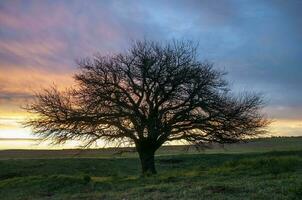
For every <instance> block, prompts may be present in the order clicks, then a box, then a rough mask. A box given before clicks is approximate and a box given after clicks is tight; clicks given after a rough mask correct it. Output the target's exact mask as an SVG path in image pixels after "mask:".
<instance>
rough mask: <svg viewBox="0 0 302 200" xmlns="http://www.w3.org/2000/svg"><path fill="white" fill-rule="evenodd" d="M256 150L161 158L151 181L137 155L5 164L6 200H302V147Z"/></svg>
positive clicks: (1, 178)
mask: <svg viewBox="0 0 302 200" xmlns="http://www.w3.org/2000/svg"><path fill="white" fill-rule="evenodd" d="M269 142H272V141H269ZM279 142H280V141H278V143H279ZM300 144H301V143H300ZM254 148H255V151H251V152H249V153H248V152H247V151H243V152H244V153H238V151H235V152H236V153H234V152H232V153H229V152H227V153H194V154H190V153H183V152H182V151H181V152H178V154H177V155H158V156H157V157H156V166H157V170H158V174H157V175H155V176H151V177H142V176H140V174H139V173H140V165H139V161H138V159H137V157H135V156H130V157H125V156H124V157H120V158H119V157H116V156H115V157H109V156H107V157H106V158H99V157H97V158H83V157H82V158H78V157H74V158H64V159H63V158H59V159H56V158H54V157H52V159H42V158H40V159H7V160H1V161H0V199H3V200H5V199H20V200H21V199H22V200H23V199H265V200H267V199H302V145H301V148H300V150H291V149H290V150H288V151H285V150H281V151H263V152H259V151H258V150H257V147H256V146H255V147H254ZM273 150H275V149H273ZM213 151H214V150H213ZM174 153H177V151H174Z"/></svg>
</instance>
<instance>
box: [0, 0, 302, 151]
mask: <svg viewBox="0 0 302 200" xmlns="http://www.w3.org/2000/svg"><path fill="white" fill-rule="evenodd" d="M91 2H92V1H89V2H88V1H77V0H75V1H67V0H66V1H53V0H46V1H34V0H33V1H10V0H7V1H5V0H4V1H1V2H0V27H1V28H0V149H10V148H28V149H29V148H74V147H76V146H77V145H79V143H77V142H74V143H69V144H67V145H65V146H52V147H51V146H49V145H48V144H47V143H44V144H42V145H40V146H32V143H33V141H34V140H15V141H12V140H7V138H21V139H23V138H25V139H26V138H35V137H36V136H34V135H32V134H31V130H30V128H24V127H23V126H22V121H23V120H24V119H26V118H27V117H30V115H29V114H28V113H26V112H25V111H24V110H22V108H21V107H22V106H24V105H25V104H26V103H28V102H30V101H32V99H33V94H34V93H35V92H37V91H41V89H43V88H47V87H49V86H51V85H56V86H57V87H58V88H59V89H64V88H68V87H70V86H72V85H74V84H75V83H74V81H73V74H74V73H75V72H76V71H77V65H76V62H75V61H76V60H77V59H79V58H84V57H87V56H93V55H95V54H96V53H100V54H104V55H106V54H112V53H116V52H123V51H125V49H126V48H127V46H128V45H129V44H130V43H131V41H132V40H138V39H144V38H147V39H151V40H156V41H166V40H169V39H183V38H184V39H189V40H193V41H196V42H199V47H198V52H200V53H199V55H200V59H201V60H205V59H206V60H209V61H213V62H214V63H215V65H216V67H217V68H220V69H224V70H225V71H227V72H229V74H228V75H227V76H226V77H227V79H228V80H230V83H231V86H232V89H233V90H234V92H235V93H239V92H240V91H243V90H248V91H250V90H252V91H255V92H260V93H263V94H264V96H265V98H266V100H267V105H266V107H265V108H264V109H263V112H264V113H265V114H266V115H267V116H268V117H269V118H270V119H272V120H273V123H272V124H271V125H270V127H269V130H270V133H269V136H302V92H301V86H302V77H301V74H302V56H301V55H302V47H301V42H302V28H301V27H302V17H301V9H302V4H301V3H298V2H299V1H297V3H296V4H295V3H293V4H284V3H285V2H286V1H273V0H269V1H221V2H220V3H214V2H215V1H203V3H196V2H194V3H193V1H188V2H186V1H183V2H178V1H177V2H176V3H175V4H173V5H171V4H170V3H169V1H162V2H157V1H146V2H143V3H141V4H138V3H137V2H136V1H127V2H126V1H93V2H94V3H91ZM255 2H257V3H255ZM294 2H295V1H294Z"/></svg>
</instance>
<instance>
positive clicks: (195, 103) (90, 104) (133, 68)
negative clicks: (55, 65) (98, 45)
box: [25, 41, 268, 173]
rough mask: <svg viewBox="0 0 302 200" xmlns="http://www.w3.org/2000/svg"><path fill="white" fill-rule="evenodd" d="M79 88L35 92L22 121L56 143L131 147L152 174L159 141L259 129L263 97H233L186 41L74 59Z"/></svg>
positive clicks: (223, 139)
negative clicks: (26, 119)
mask: <svg viewBox="0 0 302 200" xmlns="http://www.w3.org/2000/svg"><path fill="white" fill-rule="evenodd" d="M78 65H79V72H78V73H77V74H75V76H74V79H75V81H76V83H77V86H76V87H74V88H71V89H68V90H66V91H63V92H62V91H58V89H56V88H55V87H52V88H50V89H45V90H44V91H42V92H40V93H37V94H36V98H35V101H34V102H33V103H31V104H29V105H28V106H27V107H26V109H27V110H28V111H29V112H32V113H35V114H36V115H37V117H35V118H32V119H29V120H28V121H27V122H26V123H25V124H26V125H27V126H30V127H32V129H33V131H34V133H35V134H37V135H39V136H41V137H43V138H46V139H51V140H53V141H55V142H57V143H63V142H65V141H67V140H72V139H77V140H78V139H79V140H83V141H85V142H86V144H87V145H89V144H91V143H93V142H95V141H97V140H99V139H102V140H103V141H107V142H115V143H125V142H126V143H129V144H134V145H135V147H136V150H137V151H138V153H139V155H140V159H141V163H142V170H143V172H151V173H156V170H155V167H154V153H155V151H156V150H157V149H158V148H159V147H160V146H161V145H163V144H164V143H167V142H170V141H175V140H182V141H186V142H188V143H190V144H194V145H204V144H208V143H213V142H215V143H233V142H238V141H241V140H243V139H245V138H249V137H254V136H257V135H259V134H263V133H264V132H265V126H266V125H267V124H268V120H267V119H266V118H265V117H264V115H263V114H261V108H262V106H263V98H262V97H261V95H258V94H255V93H241V94H240V95H234V94H233V93H231V92H230V88H229V85H228V83H227V81H226V80H225V79H224V75H225V73H224V72H221V71H219V70H216V69H215V68H214V67H213V64H212V63H209V62H201V61H199V59H198V54H197V51H196V47H195V46H194V44H193V43H191V42H185V41H173V42H170V43H166V44H161V43H157V42H151V41H138V42H135V43H134V44H133V45H132V46H131V47H130V48H129V50H128V51H126V52H123V53H120V54H115V55H110V56H102V55H99V56H95V57H92V58H86V59H82V60H81V61H79V62H78Z"/></svg>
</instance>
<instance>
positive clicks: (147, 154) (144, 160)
mask: <svg viewBox="0 0 302 200" xmlns="http://www.w3.org/2000/svg"><path fill="white" fill-rule="evenodd" d="M138 154H139V158H140V161H141V165H142V173H143V174H147V175H148V174H156V169H155V163H154V154H155V151H152V150H151V151H150V150H146V149H145V150H140V151H139V152H138Z"/></svg>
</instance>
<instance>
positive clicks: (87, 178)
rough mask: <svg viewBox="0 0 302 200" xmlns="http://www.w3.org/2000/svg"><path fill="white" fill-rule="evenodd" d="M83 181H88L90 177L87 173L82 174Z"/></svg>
mask: <svg viewBox="0 0 302 200" xmlns="http://www.w3.org/2000/svg"><path fill="white" fill-rule="evenodd" d="M83 181H84V183H90V181H91V177H90V176H89V175H87V174H85V175H83Z"/></svg>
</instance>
